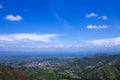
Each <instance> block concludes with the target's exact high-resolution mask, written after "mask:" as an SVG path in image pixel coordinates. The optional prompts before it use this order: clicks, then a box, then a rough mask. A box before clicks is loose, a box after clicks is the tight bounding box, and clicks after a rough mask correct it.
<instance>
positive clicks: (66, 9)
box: [0, 0, 120, 52]
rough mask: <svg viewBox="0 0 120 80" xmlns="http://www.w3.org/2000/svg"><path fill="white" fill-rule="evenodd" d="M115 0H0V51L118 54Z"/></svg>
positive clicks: (118, 19) (118, 20)
mask: <svg viewBox="0 0 120 80" xmlns="http://www.w3.org/2000/svg"><path fill="white" fill-rule="evenodd" d="M119 3H120V1H119V0H109V1H107V0H0V51H73V52H74V51H93V52H94V51H105V52H106V51H111V52H115V51H119V50H120V15H119V14H120V10H119V8H120V5H119Z"/></svg>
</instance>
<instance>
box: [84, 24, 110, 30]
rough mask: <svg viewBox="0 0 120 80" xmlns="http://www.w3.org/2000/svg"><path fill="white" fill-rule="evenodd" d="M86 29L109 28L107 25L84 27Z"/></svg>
mask: <svg viewBox="0 0 120 80" xmlns="http://www.w3.org/2000/svg"><path fill="white" fill-rule="evenodd" d="M86 28H87V29H105V28H109V26H108V25H88V26H87V27H86Z"/></svg>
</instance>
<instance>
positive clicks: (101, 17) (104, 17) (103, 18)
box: [99, 16, 107, 20]
mask: <svg viewBox="0 0 120 80" xmlns="http://www.w3.org/2000/svg"><path fill="white" fill-rule="evenodd" d="M99 19H102V20H107V16H100V17H99Z"/></svg>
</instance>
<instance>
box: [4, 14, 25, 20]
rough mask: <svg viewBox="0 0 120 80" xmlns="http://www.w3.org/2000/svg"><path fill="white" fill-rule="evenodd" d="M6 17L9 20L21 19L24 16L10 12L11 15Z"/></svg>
mask: <svg viewBox="0 0 120 80" xmlns="http://www.w3.org/2000/svg"><path fill="white" fill-rule="evenodd" d="M5 19H6V20H9V21H21V20H22V19H23V18H22V17H21V16H20V15H16V16H14V15H12V14H10V15H7V16H6V17H5Z"/></svg>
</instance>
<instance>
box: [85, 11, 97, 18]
mask: <svg viewBox="0 0 120 80" xmlns="http://www.w3.org/2000/svg"><path fill="white" fill-rule="evenodd" d="M97 16H98V14H96V13H94V12H93V13H90V14H86V18H91V17H97Z"/></svg>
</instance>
